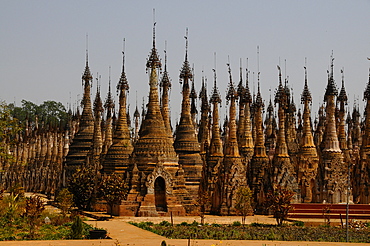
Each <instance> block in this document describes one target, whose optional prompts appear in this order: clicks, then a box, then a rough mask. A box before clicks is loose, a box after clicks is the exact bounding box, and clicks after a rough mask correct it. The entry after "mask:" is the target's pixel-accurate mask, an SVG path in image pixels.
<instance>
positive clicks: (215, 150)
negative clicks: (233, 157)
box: [209, 69, 223, 156]
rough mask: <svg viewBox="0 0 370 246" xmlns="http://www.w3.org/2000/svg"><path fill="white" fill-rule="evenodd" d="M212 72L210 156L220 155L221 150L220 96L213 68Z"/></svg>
mask: <svg viewBox="0 0 370 246" xmlns="http://www.w3.org/2000/svg"><path fill="white" fill-rule="evenodd" d="M213 73H214V85H213V94H212V96H211V99H210V102H211V103H212V105H213V114H212V116H213V117H212V118H213V119H212V138H211V146H210V150H209V152H210V155H211V156H222V153H223V151H222V141H221V135H220V123H219V120H220V116H219V111H218V105H219V104H221V98H220V94H219V92H218V87H217V82H216V78H217V77H216V70H215V69H213Z"/></svg>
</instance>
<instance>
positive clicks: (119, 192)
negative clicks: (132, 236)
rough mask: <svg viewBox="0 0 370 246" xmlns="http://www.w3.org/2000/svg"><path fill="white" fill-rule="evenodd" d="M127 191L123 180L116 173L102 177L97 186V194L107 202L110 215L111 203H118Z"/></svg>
mask: <svg viewBox="0 0 370 246" xmlns="http://www.w3.org/2000/svg"><path fill="white" fill-rule="evenodd" d="M127 193H128V189H127V185H126V184H125V181H124V180H123V178H122V177H121V176H119V175H116V174H112V175H108V176H105V177H103V178H102V180H101V183H100V185H99V188H98V195H99V197H101V198H103V199H104V200H105V201H106V202H107V204H108V206H109V208H110V212H111V213H110V214H111V216H112V210H113V205H114V204H118V203H120V202H121V200H122V199H123V198H125V196H126V195H127Z"/></svg>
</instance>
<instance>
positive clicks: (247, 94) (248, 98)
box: [244, 68, 252, 103]
mask: <svg viewBox="0 0 370 246" xmlns="http://www.w3.org/2000/svg"><path fill="white" fill-rule="evenodd" d="M245 70H246V80H245V90H244V91H245V95H244V100H245V101H246V102H249V103H252V95H251V92H250V90H249V80H248V77H249V70H248V68H246V69H245Z"/></svg>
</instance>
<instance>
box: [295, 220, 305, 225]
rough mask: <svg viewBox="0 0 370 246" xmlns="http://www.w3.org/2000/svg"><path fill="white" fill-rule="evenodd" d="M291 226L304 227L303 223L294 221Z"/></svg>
mask: <svg viewBox="0 0 370 246" xmlns="http://www.w3.org/2000/svg"><path fill="white" fill-rule="evenodd" d="M293 225H294V226H304V222H303V221H294V222H293Z"/></svg>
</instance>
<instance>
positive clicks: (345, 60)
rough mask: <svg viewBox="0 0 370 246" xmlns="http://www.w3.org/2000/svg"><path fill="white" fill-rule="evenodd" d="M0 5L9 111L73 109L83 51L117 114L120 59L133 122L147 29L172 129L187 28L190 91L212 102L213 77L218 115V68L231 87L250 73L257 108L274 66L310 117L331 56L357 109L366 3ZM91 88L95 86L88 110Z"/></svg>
mask: <svg viewBox="0 0 370 246" xmlns="http://www.w3.org/2000/svg"><path fill="white" fill-rule="evenodd" d="M0 2H1V8H0V87H1V89H0V100H5V101H6V102H7V103H11V102H15V103H16V105H17V106H21V100H22V99H25V100H28V101H32V102H34V103H36V104H41V103H42V102H44V101H47V100H53V101H57V102H62V103H63V104H64V105H65V106H66V108H68V107H69V105H71V107H72V108H75V107H76V106H77V105H78V104H79V103H80V100H81V98H82V93H83V88H82V83H81V76H82V73H83V71H84V67H85V53H86V48H87V46H88V57H89V66H90V70H91V72H92V73H93V76H94V78H96V77H97V76H98V75H97V74H99V76H101V79H100V82H99V84H100V86H101V95H102V98H103V100H105V98H106V93H107V90H108V81H109V67H111V83H112V88H113V89H114V95H115V97H116V98H115V101H116V104H117V101H118V99H117V94H116V90H115V87H116V85H117V82H118V80H119V77H120V74H121V69H122V50H123V49H125V55H126V63H125V67H126V75H127V79H128V81H129V84H130V94H129V104H130V112H131V113H133V112H134V110H135V106H136V105H137V104H138V107H139V110H141V105H142V101H143V98H144V100H145V102H147V99H148V94H149V79H148V74H147V73H146V67H145V65H146V59H147V57H148V55H149V53H150V50H151V46H152V28H153V22H154V21H155V22H156V46H157V49H158V53H159V56H160V58H161V59H162V63H164V49H165V48H166V51H167V66H168V72H169V75H170V78H171V80H172V91H171V98H170V106H171V113H172V120H178V119H179V114H180V110H181V109H180V107H181V88H180V86H181V85H180V83H179V72H180V69H181V67H182V63H183V61H184V55H185V39H184V36H185V34H186V28H188V42H189V44H188V45H189V46H188V58H189V62H190V64H192V66H193V67H194V74H195V80H194V81H195V87H196V90H197V91H199V89H200V86H201V81H202V76H204V77H205V78H207V81H208V93H209V94H210V93H211V91H212V87H213V73H212V69H213V68H215V69H216V72H217V84H218V87H219V91H220V93H221V97H222V100H223V101H222V110H223V112H224V113H225V111H226V108H227V107H225V103H226V99H225V96H226V88H227V84H228V83H229V78H228V69H227V66H226V64H227V63H230V66H231V70H232V76H233V81H234V83H235V84H236V85H237V84H238V82H239V67H240V60H242V67H243V69H242V71H243V79H245V68H246V67H248V69H249V70H250V71H251V73H250V75H249V78H250V79H249V81H250V88H251V90H252V92H253V91H256V90H257V73H258V72H260V84H261V93H262V97H263V99H264V100H265V105H266V106H267V104H268V101H269V98H270V95H271V96H272V97H273V96H274V91H275V89H276V88H277V86H278V82H279V80H278V70H277V65H280V66H281V68H282V72H283V76H284V77H286V76H288V77H289V86H290V87H291V88H293V95H294V100H295V102H296V104H297V108H301V107H302V106H301V104H300V95H301V93H302V90H303V85H304V66H306V67H307V72H308V85H309V88H310V90H311V92H312V94H313V100H314V102H313V105H312V116H313V117H314V116H315V114H316V112H317V108H318V105H319V104H321V103H322V102H323V98H324V97H323V96H324V93H325V87H326V83H327V70H328V69H329V68H330V56H331V54H332V52H333V56H334V58H335V60H334V79H335V82H336V84H337V88H338V90H339V89H340V86H341V80H342V75H341V72H340V71H341V69H344V80H345V86H346V90H347V94H348V98H349V104H348V105H349V106H348V107H349V108H350V109H352V107H353V105H354V103H356V101H357V104H359V105H360V109H363V108H364V102H363V92H364V89H365V87H366V85H367V82H368V80H369V67H370V61H368V60H367V57H370V29H369V24H370V14H369V10H370V1H369V0H357V1H350V0H346V1H345V0H324V1H322V0H310V1H308V0H306V1H303V0H302V1H297V0H282V1H268V0H262V1H260V0H258V1H257V0H255V1H247V0H239V1H210V0H203V1H193V0H187V1H176V0H174V1H147V0H141V1H129V0H126V1H122V0H120V1H119V0H117V1H114V0H106V1H97V0H78V1H76V0H64V1H57V0H55V1H50V0H43V1H42V0H0ZM153 9H155V15H153ZM87 35H88V42H86V36H87ZM123 39H125V45H123V43H124V42H123ZM86 43H88V45H86ZM165 43H167V45H165ZM123 47H124V48H123ZM257 47H259V54H257ZM215 54H216V55H215ZM96 85H97V83H96V80H95V79H94V82H93V88H92V100H93V99H94V97H95V93H96V89H97V87H96ZM198 106H199V105H198ZM116 108H117V105H116Z"/></svg>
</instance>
